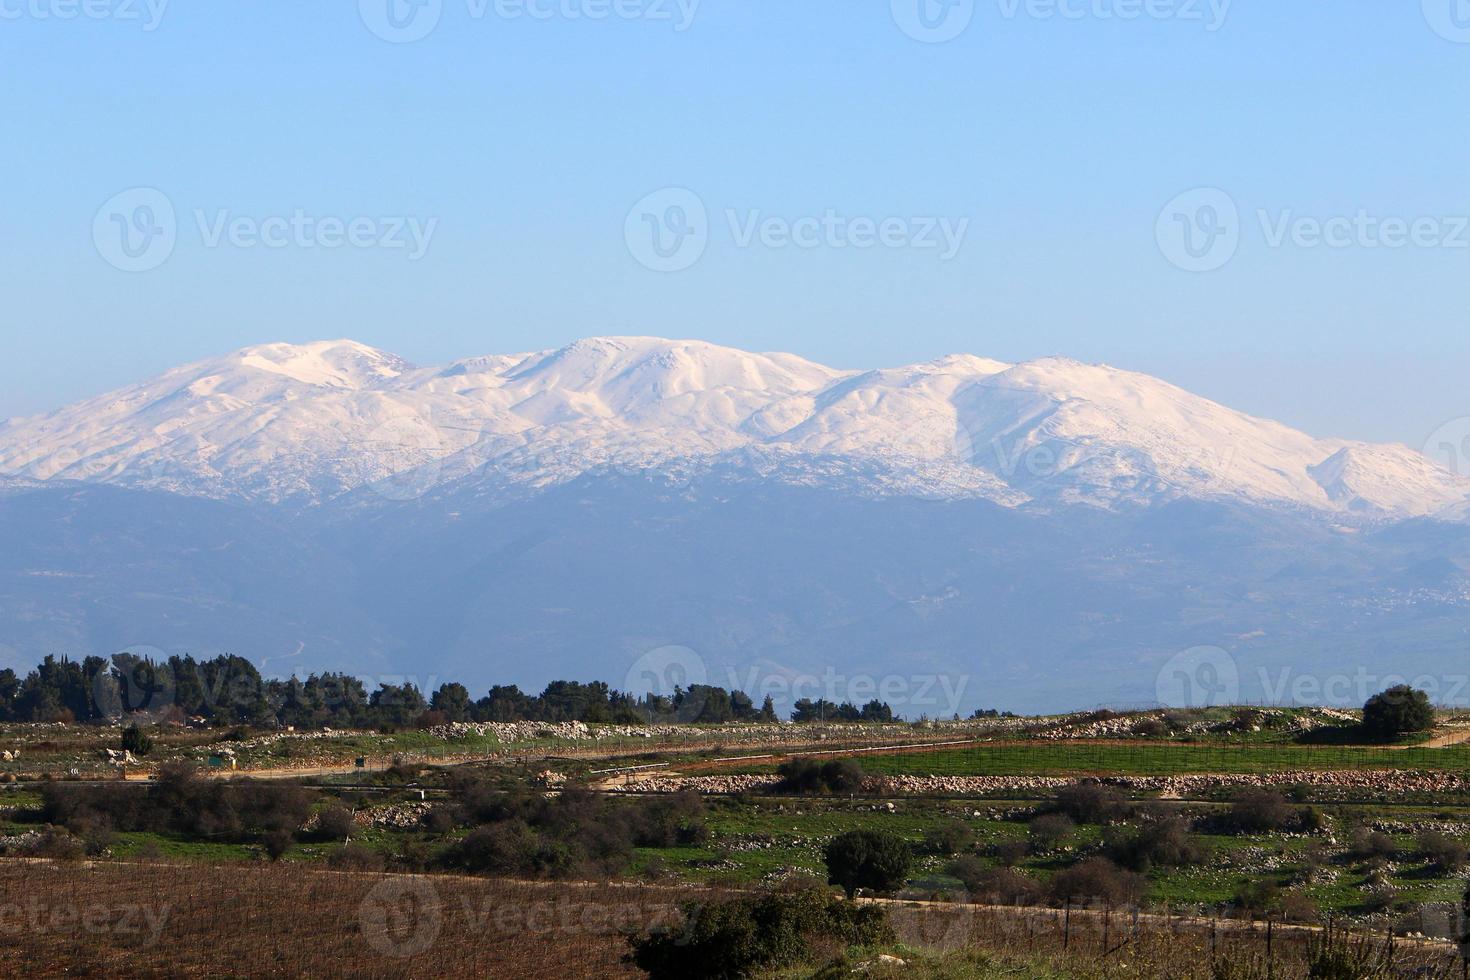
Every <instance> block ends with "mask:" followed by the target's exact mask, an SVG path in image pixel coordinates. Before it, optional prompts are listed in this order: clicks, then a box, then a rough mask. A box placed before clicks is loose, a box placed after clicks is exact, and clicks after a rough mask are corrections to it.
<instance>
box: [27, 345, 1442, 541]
mask: <svg viewBox="0 0 1470 980" xmlns="http://www.w3.org/2000/svg"><path fill="white" fill-rule="evenodd" d="M720 467H724V468H727V469H728V468H736V469H743V471H744V472H746V473H747V474H748V475H749V476H750V477H751V478H753V479H778V480H785V481H790V482H796V483H801V482H806V481H811V480H835V481H836V483H837V484H838V485H842V484H843V481H846V483H847V488H848V489H849V490H850V491H851V492H854V493H858V494H869V495H880V496H881V495H912V496H920V497H938V498H981V499H986V500H990V501H993V502H995V503H999V504H1001V505H1003V506H1007V507H1022V508H1041V509H1045V508H1055V507H1067V506H1077V505H1086V506H1092V507H1098V508H1102V509H1105V510H1107V509H1117V508H1127V507H1137V506H1151V505H1157V504H1159V503H1162V502H1166V501H1170V500H1177V499H1228V500H1237V501H1242V502H1246V503H1250V504H1253V505H1265V506H1275V507H1286V508H1295V509H1302V510H1306V511H1309V512H1315V513H1318V514H1322V515H1327V516H1331V517H1333V518H1336V519H1343V520H1348V521H1355V520H1398V519H1404V518H1411V517H1435V518H1440V519H1445V520H1464V519H1465V518H1466V515H1467V514H1470V480H1466V479H1464V478H1462V477H1460V476H1458V475H1457V474H1454V473H1452V472H1450V471H1448V470H1445V469H1442V468H1440V467H1439V466H1438V465H1437V464H1435V463H1433V462H1432V461H1430V460H1429V459H1428V458H1427V457H1424V456H1423V455H1421V454H1419V453H1416V452H1414V451H1413V450H1410V449H1408V448H1407V447H1403V446H1397V445H1383V444H1371V443H1363V442H1355V441H1352V440H1344V439H1317V438H1314V437H1312V436H1308V435H1306V434H1305V433H1301V432H1298V431H1296V430H1294V429H1291V428H1290V427H1288V426H1285V425H1282V424H1281V423H1278V422H1273V421H1270V420H1266V419H1259V418H1255V417H1252V416H1249V415H1246V414H1244V413H1241V412H1238V411H1235V410H1233V409H1230V408H1227V407H1225V406H1223V405H1219V404H1217V403H1215V402H1213V401H1210V400H1208V399H1205V398H1202V397H1199V396H1196V395H1193V394H1191V393H1189V392H1187V391H1185V390H1184V389H1181V388H1178V387H1177V386H1174V385H1172V384H1169V383H1168V382H1165V381H1162V380H1160V379H1157V378H1153V377H1150V376H1148V375H1144V374H1139V373H1137V372H1131V371H1126V370H1123V369H1119V368H1115V367H1111V366H1108V365H1093V364H1084V363H1082V362H1079V361H1076V360H1073V359H1070V358H1065V357H1052V358H1041V359H1038V360H1033V361H1026V362H1021V363H1018V364H1009V363H1006V362H1002V361H997V360H992V359H988V358H983V357H979V356H976V355H970V354H951V355H945V356H943V357H939V358H935V359H933V360H930V361H926V362H922V363H919V364H912V365H905V366H900V367H895V368H879V369H873V370H867V371H852V370H839V369H835V368H831V367H827V366H825V365H822V364H819V363H817V362H814V361H810V360H808V359H806V358H802V357H800V356H798V355H794V354H783V353H751V352H746V351H741V350H737V349H735V348H729V347H721V346H718V345H715V344H711V343H707V342H704V341H697V340H665V339H662V338H654V337H590V338H586V339H583V340H578V341H575V342H573V343H571V344H568V345H565V346H563V347H560V348H555V349H549V350H543V351H533V352H521V353H511V354H489V355H482V356H476V357H468V358H463V359H459V360H456V361H453V362H450V363H449V364H446V365H440V366H427V367H425V366H418V365H414V364H411V363H410V362H408V361H406V360H405V359H403V358H401V357H398V356H397V355H395V354H392V353H390V352H386V351H381V350H378V349H376V348H373V347H370V346H368V345H365V344H360V343H357V342H355V341H351V340H345V339H344V340H336V341H318V342H313V343H308V344H294V345H293V344H264V345H258V346H253V347H247V348H243V349H241V350H238V351H235V352H232V353H230V354H226V355H223V356H221V357H217V358H210V359H205V360H202V361H197V362H194V363H191V364H186V365H182V366H180V367H178V368H174V369H172V370H170V371H166V372H164V373H163V374H161V375H158V376H157V377H154V378H151V379H148V380H146V381H143V382H140V383H138V384H134V385H129V386H126V387H124V388H121V389H118V390H116V391H113V392H108V393H105V394H102V395H99V396H96V397H94V398H91V399H86V400H83V401H80V402H77V403H74V404H72V405H69V406H65V407H63V408H60V409H57V410H56V411H54V412H50V413H47V414H44V415H39V416H33V417H30V418H20V419H10V420H6V421H4V422H3V423H0V477H4V478H8V479H21V480H28V481H40V482H47V481H77V482H81V483H101V484H110V485H118V486H123V487H131V488H139V489H157V490H165V491H168V492H172V493H181V494H186V495H190V496H201V497H209V498H214V499H231V498H235V499H243V500H246V501H250V502H257V503H267V504H272V505H279V504H300V505H317V504H323V503H329V502H332V501H336V500H341V499H347V498H352V497H356V498H361V499H363V500H367V501H371V500H372V499H374V498H375V497H378V496H384V497H386V498H388V499H390V500H403V499H406V498H414V497H418V496H422V495H424V494H428V493H435V492H440V491H442V490H443V489H444V488H448V487H459V486H463V485H464V484H465V483H466V482H467V481H468V482H472V483H478V484H481V485H483V486H484V487H485V488H487V492H492V493H494V492H502V491H503V492H510V491H512V490H515V491H517V492H534V491H535V490H537V489H538V488H544V487H548V486H553V485H559V484H562V483H565V482H567V481H569V480H572V479H576V478H578V477H580V476H583V475H586V474H595V473H597V472H601V471H605V470H607V469H615V470H617V471H618V472H623V473H627V472H643V473H650V474H654V475H664V476H668V475H670V474H679V473H683V474H688V473H690V472H701V471H705V472H707V471H710V470H713V469H716V468H720Z"/></svg>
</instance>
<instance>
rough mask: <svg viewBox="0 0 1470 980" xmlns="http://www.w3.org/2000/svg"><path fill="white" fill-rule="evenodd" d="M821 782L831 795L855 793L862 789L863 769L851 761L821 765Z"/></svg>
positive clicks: (833, 760)
mask: <svg viewBox="0 0 1470 980" xmlns="http://www.w3.org/2000/svg"><path fill="white" fill-rule="evenodd" d="M822 782H823V783H825V784H826V786H827V789H828V790H830V791H831V792H833V793H856V792H857V791H858V790H860V789H862V788H863V767H862V766H860V765H858V764H857V763H856V762H854V761H853V760H851V759H832V760H830V761H828V762H824V763H822Z"/></svg>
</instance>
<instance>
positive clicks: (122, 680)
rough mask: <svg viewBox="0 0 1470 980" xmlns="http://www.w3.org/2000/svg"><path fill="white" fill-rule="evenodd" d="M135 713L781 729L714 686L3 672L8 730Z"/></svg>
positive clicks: (180, 660)
mask: <svg viewBox="0 0 1470 980" xmlns="http://www.w3.org/2000/svg"><path fill="white" fill-rule="evenodd" d="M795 708H796V710H795V711H794V712H793V715H792V720H793V721H797V722H805V721H892V720H893V711H892V709H891V708H889V706H888V705H886V704H884V703H882V702H881V701H876V700H875V701H872V702H869V703H868V704H866V705H864V706H863V707H862V708H858V707H856V706H854V705H852V704H841V705H837V704H832V703H831V702H829V701H817V702H812V701H810V700H807V699H803V700H801V701H798V702H797V703H796V706H795ZM129 715H143V716H146V717H150V718H161V719H177V720H184V719H189V718H203V719H205V720H207V721H209V722H212V723H216V724H230V725H253V726H272V725H290V726H294V727H297V728H322V727H327V726H332V727H341V728H348V727H405V726H410V725H415V724H436V723H442V722H461V721H545V722H565V721H584V722H609V723H614V724H652V723H674V722H678V723H699V724H705V723H718V722H726V721H759V722H775V721H777V720H778V719H777V717H776V709H775V705H774V703H773V702H772V700H771V698H770V697H767V698H766V699H765V700H764V702H763V703H762V704H761V705H760V706H759V707H757V706H756V705H755V703H754V702H753V701H752V700H751V698H750V696H749V695H748V694H746V693H745V692H743V691H727V690H725V689H724V688H721V687H714V686H711V685H706V684H691V685H689V686H688V687H687V688H685V687H676V688H675V689H674V693H673V694H672V695H659V694H644V695H642V696H637V695H634V694H631V693H628V692H624V691H617V690H614V689H612V688H611V687H609V686H608V685H607V684H605V683H603V682H601V681H593V682H591V683H582V682H580V681H553V682H551V683H550V684H548V685H547V686H546V688H545V690H543V691H542V692H541V693H540V694H534V695H533V694H527V693H525V692H523V691H522V690H521V689H520V688H518V687H516V686H515V685H496V686H495V687H492V688H491V689H490V690H489V692H488V693H487V694H485V695H484V696H483V697H480V698H478V699H477V698H474V697H473V696H472V695H471V694H470V692H469V690H468V688H466V687H465V686H464V685H463V684H460V683H457V682H452V681H451V682H449V683H446V684H442V685H440V686H439V688H438V689H437V690H435V691H433V692H432V693H431V694H428V695H427V696H426V694H425V693H424V692H423V691H421V690H420V689H419V688H418V687H416V686H415V685H414V684H412V683H410V682H406V681H405V682H403V683H394V682H389V681H384V682H382V683H380V684H379V685H378V686H377V687H376V688H375V689H374V690H372V691H369V690H368V687H367V685H366V684H364V683H363V682H362V680H360V679H359V678H357V677H354V676H352V675H350V674H341V673H331V672H328V673H321V674H311V675H309V676H308V677H306V679H304V680H303V679H301V678H299V677H295V676H292V677H289V678H286V679H284V680H278V679H266V678H263V677H262V676H261V674H260V671H259V670H257V669H256V667H255V665H254V664H252V663H251V662H250V661H248V660H246V659H245V658H243V657H236V656H231V655H224V656H219V657H214V658H211V659H207V660H195V659H194V658H192V657H188V656H183V657H179V656H174V657H169V658H168V659H167V660H166V661H157V660H152V659H148V658H145V657H138V656H135V655H133V654H131V653H120V654H117V655H116V656H114V657H112V658H111V659H110V660H108V659H104V658H102V657H87V658H86V659H84V660H81V661H74V660H67V659H65V658H60V659H58V658H56V657H47V658H46V659H45V660H43V661H42V662H41V664H40V665H39V666H37V667H36V669H35V670H33V671H31V672H30V673H29V674H27V675H26V676H25V677H24V678H22V677H19V676H17V674H16V673H15V671H14V670H11V669H8V668H7V669H5V670H0V721H22V722H43V721H79V722H89V721H104V720H111V719H116V718H121V717H125V716H129Z"/></svg>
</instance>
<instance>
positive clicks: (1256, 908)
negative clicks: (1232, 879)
mask: <svg viewBox="0 0 1470 980" xmlns="http://www.w3.org/2000/svg"><path fill="white" fill-rule="evenodd" d="M1231 901H1232V902H1233V903H1234V905H1235V906H1236V907H1237V908H1238V909H1240V910H1241V911H1242V912H1247V913H1251V914H1260V913H1263V912H1269V911H1272V910H1273V909H1275V908H1276V906H1277V905H1279V904H1280V903H1281V888H1280V886H1279V885H1277V884H1276V882H1275V881H1273V880H1272V879H1270V878H1248V879H1246V880H1245V881H1242V882H1241V883H1240V884H1239V885H1237V886H1236V888H1235V894H1234V896H1232V898H1231Z"/></svg>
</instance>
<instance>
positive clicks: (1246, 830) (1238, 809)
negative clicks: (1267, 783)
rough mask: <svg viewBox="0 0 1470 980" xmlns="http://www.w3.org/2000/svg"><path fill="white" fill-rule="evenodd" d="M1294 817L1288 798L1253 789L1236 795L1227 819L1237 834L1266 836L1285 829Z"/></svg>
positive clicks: (1270, 791) (1257, 788) (1267, 790)
mask: <svg viewBox="0 0 1470 980" xmlns="http://www.w3.org/2000/svg"><path fill="white" fill-rule="evenodd" d="M1292 816H1293V815H1292V810H1291V807H1290V806H1289V805H1288V804H1287V802H1286V797H1284V796H1282V795H1281V794H1280V793H1278V792H1276V791H1275V790H1270V789H1263V788H1261V787H1251V788H1249V789H1245V790H1242V791H1241V792H1240V793H1238V794H1237V795H1236V797H1235V800H1234V802H1232V803H1231V804H1230V811H1229V814H1228V816H1227V818H1226V819H1227V822H1228V823H1229V824H1230V826H1231V828H1232V829H1234V830H1235V832H1236V833H1239V834H1265V833H1269V832H1271V831H1274V830H1282V829H1284V828H1285V827H1286V825H1287V824H1288V823H1290V822H1291V820H1292Z"/></svg>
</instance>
